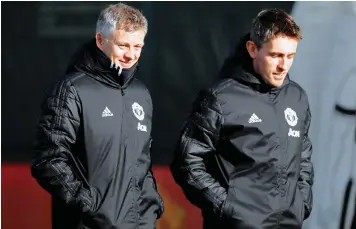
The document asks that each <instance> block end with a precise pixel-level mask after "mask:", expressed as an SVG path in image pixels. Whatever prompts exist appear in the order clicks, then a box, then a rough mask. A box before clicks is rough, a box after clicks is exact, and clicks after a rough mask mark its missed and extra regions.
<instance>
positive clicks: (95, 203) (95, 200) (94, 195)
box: [90, 186, 102, 213]
mask: <svg viewBox="0 0 356 229" xmlns="http://www.w3.org/2000/svg"><path fill="white" fill-rule="evenodd" d="M90 197H91V201H92V202H91V203H92V204H91V207H90V211H91V212H92V213H95V212H97V211H98V209H99V208H100V205H101V199H102V198H101V196H100V193H99V191H98V189H97V188H95V187H92V186H91V187H90Z"/></svg>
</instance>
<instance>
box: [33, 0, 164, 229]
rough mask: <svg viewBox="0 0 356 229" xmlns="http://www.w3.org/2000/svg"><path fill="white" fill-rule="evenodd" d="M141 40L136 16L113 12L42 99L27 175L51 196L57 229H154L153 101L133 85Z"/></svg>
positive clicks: (141, 23) (158, 207) (121, 9)
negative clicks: (151, 151) (63, 75)
mask: <svg viewBox="0 0 356 229" xmlns="http://www.w3.org/2000/svg"><path fill="white" fill-rule="evenodd" d="M146 33H147V19H146V18H145V17H144V16H143V15H142V14H141V13H140V12H139V11H138V10H137V9H135V8H133V7H130V6H128V5H125V4H122V3H119V4H116V5H110V6H109V7H107V8H106V9H104V10H103V11H102V12H101V13H100V15H99V18H98V21H97V26H96V35H95V39H93V40H91V41H90V42H88V43H87V44H85V45H84V46H83V47H82V48H81V49H79V51H78V52H77V53H76V54H75V55H74V56H73V58H72V61H71V63H70V64H69V67H68V70H67V74H66V77H65V78H64V79H61V80H60V81H59V82H57V83H56V84H55V86H54V87H53V88H52V90H50V91H49V93H47V94H46V96H45V99H44V101H43V103H42V107H41V116H40V119H39V124H38V126H37V134H36V139H35V147H34V148H35V156H34V158H33V160H32V162H31V172H32V176H33V177H34V178H35V179H36V180H37V182H38V183H39V184H40V185H41V187H42V188H44V189H45V190H46V191H47V192H48V193H49V194H50V195H51V196H52V210H53V211H52V218H53V220H52V228H54V229H56V228H58V229H59V228H60V229H63V228H66V229H74V228H78V229H79V228H80V229H94V228H95V229H109V228H110V229H117V228H120V229H130V228H137V229H140V228H142V229H153V228H155V224H156V220H157V219H158V218H159V217H160V216H161V215H162V213H163V200H162V198H161V196H160V195H159V193H158V192H157V186H156V182H155V179H154V177H153V175H152V170H151V158H150V149H151V143H152V138H151V134H150V133H151V127H152V123H151V122H152V101H151V96H150V94H149V92H148V90H147V88H146V87H145V85H144V84H143V83H142V82H140V81H139V80H138V79H136V77H135V76H136V74H137V71H138V66H137V64H138V60H139V58H140V54H141V51H142V47H143V45H144V38H145V36H146Z"/></svg>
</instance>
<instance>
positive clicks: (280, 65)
mask: <svg viewBox="0 0 356 229" xmlns="http://www.w3.org/2000/svg"><path fill="white" fill-rule="evenodd" d="M278 68H279V69H280V70H282V71H286V70H287V69H288V60H287V59H286V58H281V59H280V61H279V63H278Z"/></svg>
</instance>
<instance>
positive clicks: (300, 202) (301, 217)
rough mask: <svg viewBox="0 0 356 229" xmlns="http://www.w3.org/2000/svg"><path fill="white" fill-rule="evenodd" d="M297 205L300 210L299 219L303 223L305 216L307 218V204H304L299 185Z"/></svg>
mask: <svg viewBox="0 0 356 229" xmlns="http://www.w3.org/2000/svg"><path fill="white" fill-rule="evenodd" d="M295 206H296V207H297V209H298V210H299V212H298V213H299V214H298V216H299V217H298V220H299V222H300V223H301V224H302V223H303V221H304V218H305V217H304V216H305V204H304V200H303V196H302V194H301V192H300V190H299V189H298V187H297V191H296V198H295ZM298 207H299V208H298Z"/></svg>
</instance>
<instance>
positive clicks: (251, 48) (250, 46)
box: [246, 41, 258, 59]
mask: <svg viewBox="0 0 356 229" xmlns="http://www.w3.org/2000/svg"><path fill="white" fill-rule="evenodd" d="M246 49H247V52H248V54H250V57H251V58H252V59H255V58H256V56H257V51H258V48H257V45H256V43H255V42H253V41H247V42H246Z"/></svg>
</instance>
